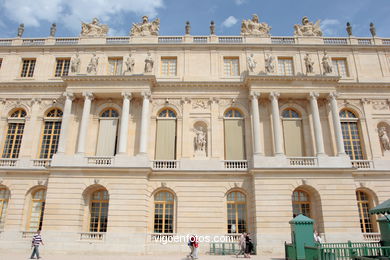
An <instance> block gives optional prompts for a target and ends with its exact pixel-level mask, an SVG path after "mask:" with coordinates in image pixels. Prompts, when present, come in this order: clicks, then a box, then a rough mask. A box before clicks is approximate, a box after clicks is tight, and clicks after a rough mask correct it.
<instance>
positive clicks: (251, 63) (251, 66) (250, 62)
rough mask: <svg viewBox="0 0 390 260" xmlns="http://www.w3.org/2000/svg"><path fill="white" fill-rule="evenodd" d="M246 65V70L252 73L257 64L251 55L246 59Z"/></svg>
mask: <svg viewBox="0 0 390 260" xmlns="http://www.w3.org/2000/svg"><path fill="white" fill-rule="evenodd" d="M247 63H248V69H249V71H250V72H253V71H254V70H255V68H256V64H257V62H256V61H255V58H254V56H253V53H252V54H251V55H249V56H248V58H247Z"/></svg>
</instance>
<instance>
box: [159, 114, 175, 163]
mask: <svg viewBox="0 0 390 260" xmlns="http://www.w3.org/2000/svg"><path fill="white" fill-rule="evenodd" d="M155 158H156V160H175V159H176V119H157V135H156V155H155Z"/></svg>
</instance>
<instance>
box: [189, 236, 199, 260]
mask: <svg viewBox="0 0 390 260" xmlns="http://www.w3.org/2000/svg"><path fill="white" fill-rule="evenodd" d="M188 246H189V247H190V249H191V252H190V254H189V255H187V258H189V257H191V259H198V248H199V241H198V239H197V237H196V236H195V235H192V236H191V237H190V239H189V241H188Z"/></svg>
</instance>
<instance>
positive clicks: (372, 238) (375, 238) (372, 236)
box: [363, 233, 381, 242]
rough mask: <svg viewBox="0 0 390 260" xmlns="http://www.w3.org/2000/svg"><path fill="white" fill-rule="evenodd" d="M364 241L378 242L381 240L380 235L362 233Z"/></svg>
mask: <svg viewBox="0 0 390 260" xmlns="http://www.w3.org/2000/svg"><path fill="white" fill-rule="evenodd" d="M363 238H364V241H368V242H379V241H380V240H381V234H380V233H363Z"/></svg>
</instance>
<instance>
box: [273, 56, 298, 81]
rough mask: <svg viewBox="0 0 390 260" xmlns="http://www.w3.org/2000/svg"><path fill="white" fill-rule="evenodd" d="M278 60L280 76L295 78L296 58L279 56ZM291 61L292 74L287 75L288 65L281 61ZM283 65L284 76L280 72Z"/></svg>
mask: <svg viewBox="0 0 390 260" xmlns="http://www.w3.org/2000/svg"><path fill="white" fill-rule="evenodd" d="M277 60H278V75H280V76H294V75H295V69H294V57H291V56H279V57H278V58H277ZM286 60H289V61H291V74H287V73H286V63H284V62H283V63H281V62H280V61H286ZM282 64H283V74H282V73H281V72H280V66H281V65H282Z"/></svg>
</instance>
